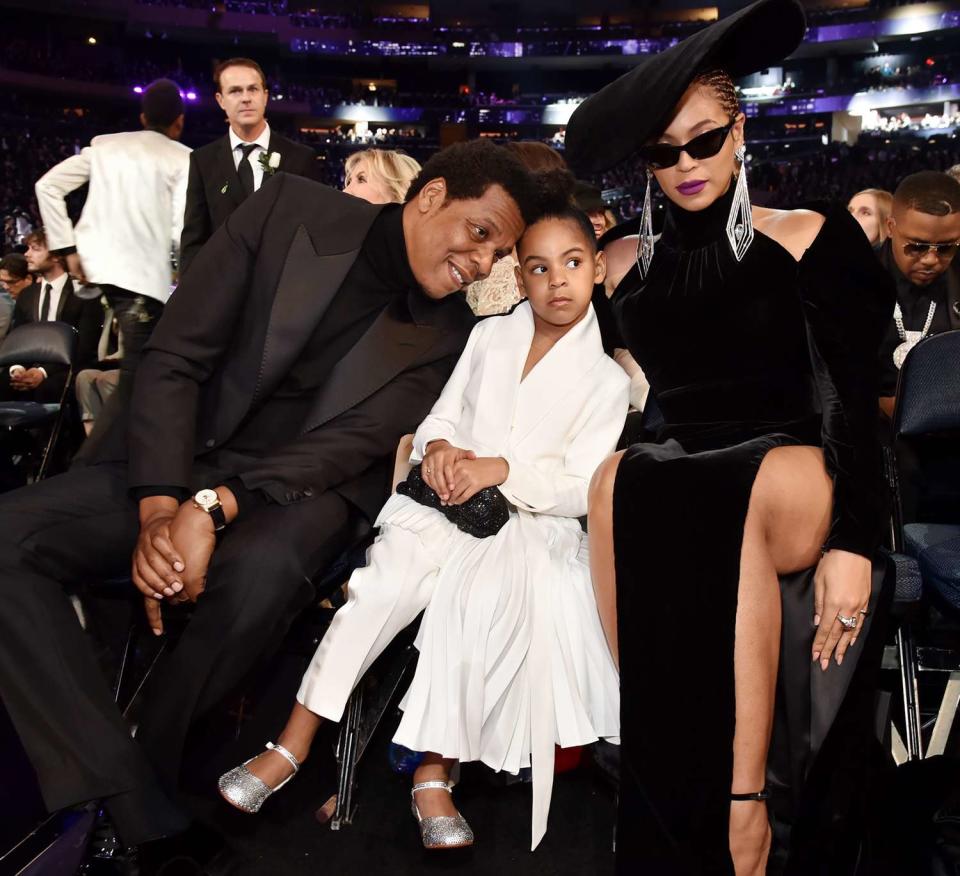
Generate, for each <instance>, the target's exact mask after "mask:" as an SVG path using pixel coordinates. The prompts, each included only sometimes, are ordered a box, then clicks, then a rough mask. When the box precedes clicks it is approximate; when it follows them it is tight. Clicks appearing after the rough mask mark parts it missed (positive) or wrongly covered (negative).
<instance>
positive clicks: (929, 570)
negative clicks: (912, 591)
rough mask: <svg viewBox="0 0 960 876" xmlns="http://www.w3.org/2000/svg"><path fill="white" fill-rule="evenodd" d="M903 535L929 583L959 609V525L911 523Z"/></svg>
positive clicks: (940, 595)
mask: <svg viewBox="0 0 960 876" xmlns="http://www.w3.org/2000/svg"><path fill="white" fill-rule="evenodd" d="M903 536H904V544H905V547H906V549H907V551H908V552H909V553H910V555H911V556H913V557H916V559H917V561H918V564H919V569H920V574H921V576H922V578H923V581H924V582H925V583H926V585H927V587H929V588H931V589H932V590H933V591H934V592H935V593H936V594H937V595H938V596H939V597H940V598H941V599H942V600H943V601H945V602H946V603H947V605H948V606H950V608H953V609H956V610H960V525H956V524H949V523H908V524H907V525H906V526H904V527H903Z"/></svg>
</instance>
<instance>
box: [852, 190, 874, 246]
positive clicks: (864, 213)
mask: <svg viewBox="0 0 960 876" xmlns="http://www.w3.org/2000/svg"><path fill="white" fill-rule="evenodd" d="M847 209H848V210H849V211H850V212H851V213H852V214H853V218H854V219H856V220H857V222H859V223H860V227H861V228H862V229H863V233H864V234H866V235H867V240H869V241H870V243H872V244H873V245H874V246H876V245H877V244H878V243H880V242H881V241H882V237H881V230H880V213H879V211H878V210H877V199H876V198H875V197H874V196H873V195H863V194H861V195H854V196H853V197H852V198H851V199H850V203H849V204H847Z"/></svg>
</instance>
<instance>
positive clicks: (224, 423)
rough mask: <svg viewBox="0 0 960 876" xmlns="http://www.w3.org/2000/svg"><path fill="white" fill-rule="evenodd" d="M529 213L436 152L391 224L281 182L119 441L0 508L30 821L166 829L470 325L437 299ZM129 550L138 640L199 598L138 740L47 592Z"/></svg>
mask: <svg viewBox="0 0 960 876" xmlns="http://www.w3.org/2000/svg"><path fill="white" fill-rule="evenodd" d="M536 200H537V195H536V191H535V184H534V182H533V180H532V178H531V177H530V175H529V174H528V173H527V171H526V170H525V169H524V168H523V166H522V165H520V164H519V162H518V161H517V159H516V158H515V157H514V156H513V155H512V154H511V153H509V152H508V151H507V150H504V149H501V148H500V147H498V146H495V145H494V144H492V143H490V142H489V141H474V142H470V143H464V144H458V145H456V146H452V147H450V148H449V149H446V150H444V151H442V152H440V153H438V154H437V155H436V156H434V158H432V159H431V160H430V161H429V162H427V164H426V166H425V167H424V169H423V172H422V174H421V176H420V177H419V178H418V179H417V180H416V181H414V183H413V185H412V186H411V189H410V193H409V194H408V200H407V203H406V204H404V205H399V204H388V205H372V204H368V203H366V202H365V201H362V200H360V199H357V198H353V197H351V196H350V195H345V194H343V193H341V192H337V191H335V190H333V189H329V188H327V187H325V186H322V185H320V184H319V183H314V182H311V181H305V180H303V179H301V178H298V177H294V176H289V175H287V174H282V173H281V174H278V175H277V176H276V177H275V178H274V179H272V180H270V181H268V182H267V183H266V184H265V185H264V186H263V187H262V189H261V190H260V191H259V192H257V194H256V195H254V196H253V197H252V198H250V199H248V200H247V201H246V202H245V203H244V204H243V205H241V206H240V208H239V209H238V210H237V211H236V212H235V213H234V214H233V215H232V216H231V217H230V218H229V219H228V220H227V222H226V223H225V225H224V226H223V227H222V228H221V229H220V230H219V231H217V232H216V233H215V234H214V236H213V237H212V238H211V240H210V242H209V243H208V244H207V245H206V246H205V247H204V248H203V250H202V252H201V253H200V254H199V255H198V256H197V259H196V263H195V264H194V265H193V267H192V268H191V270H190V273H189V274H188V276H187V277H186V278H185V279H184V281H183V282H182V283H181V285H180V287H179V288H178V289H177V291H176V292H175V293H174V294H173V296H172V298H171V299H170V301H169V303H168V305H167V307H166V310H165V312H164V314H163V316H162V317H161V319H160V322H159V323H158V325H157V328H156V330H155V331H154V334H153V336H152V338H151V340H150V342H149V345H148V346H147V350H146V354H145V356H144V358H143V361H142V363H141V365H140V368H139V371H138V373H137V379H136V387H135V392H134V397H133V403H132V405H131V408H130V410H129V418H128V426H127V428H126V429H124V423H123V422H122V420H121V419H120V418H118V420H117V421H115V423H114V426H113V429H112V434H111V436H110V437H111V438H112V439H113V440H111V441H105V442H104V444H103V445H101V450H100V455H99V457H98V459H97V461H96V464H92V465H90V466H87V467H82V468H77V467H76V466H75V467H74V469H73V470H71V471H70V472H68V473H67V474H64V475H61V476H59V477H55V478H51V479H49V480H46V481H43V482H41V483H39V484H36V485H33V486H30V487H27V488H24V489H21V490H18V491H16V492H15V493H10V494H8V495H7V496H4V497H2V498H0V697H2V700H3V703H4V704H5V705H6V707H7V710H8V711H9V713H10V716H11V718H12V719H13V723H14V725H15V726H16V728H17V730H18V732H19V734H20V737H21V739H22V741H23V745H24V748H25V749H26V750H27V753H28V755H29V756H30V759H31V761H32V763H33V765H34V767H35V768H36V771H37V775H38V778H39V781H40V787H41V789H42V792H43V795H44V799H45V801H46V804H47V806H48V807H49V808H50V809H51V810H53V809H57V808H60V807H64V806H68V805H71V804H74V803H77V802H78V801H82V800H89V799H94V798H104V799H105V802H106V806H107V809H108V811H109V812H110V814H111V816H112V818H113V820H114V823H115V825H116V827H117V829H118V832H119V834H120V836H121V838H122V839H123V841H124V842H125V843H127V844H136V843H141V842H144V841H147V840H150V839H152V838H155V837H159V836H162V835H167V834H170V833H173V832H175V831H177V830H179V829H181V828H183V827H184V820H183V817H182V816H181V815H180V813H179V811H178V810H177V809H176V808H175V807H174V806H173V805H172V804H171V803H170V802H169V799H170V793H171V792H173V790H174V789H175V787H176V783H177V775H178V771H179V765H180V760H181V753H182V748H183V745H184V738H185V735H186V732H187V729H188V726H189V725H190V723H191V722H192V721H193V719H194V718H195V717H197V716H199V715H200V714H202V713H203V712H205V711H206V710H209V709H210V708H211V707H212V706H213V705H214V704H216V703H217V702H218V701H220V700H221V699H222V698H223V697H224V695H225V694H226V693H228V692H229V691H230V690H231V689H232V688H234V687H235V686H236V684H237V683H238V681H239V680H240V679H242V677H243V676H244V675H245V674H246V673H247V672H248V671H249V670H250V668H251V667H252V666H253V665H254V664H255V662H256V661H257V660H258V659H259V657H260V655H261V654H262V653H263V652H264V651H265V650H267V649H268V648H270V647H271V646H272V645H274V644H275V643H276V642H277V641H278V640H279V638H280V637H281V636H283V634H284V633H285V631H286V630H287V629H288V627H289V625H290V623H291V622H292V620H293V619H294V617H295V616H296V615H297V614H298V612H300V611H301V610H302V608H303V607H304V606H306V605H307V604H308V603H309V602H310V600H311V599H312V597H313V588H312V586H311V584H310V580H311V578H312V577H313V576H315V575H316V574H317V573H318V572H319V571H320V570H322V569H323V567H324V566H325V565H326V564H328V563H329V562H330V561H331V560H332V559H333V558H334V557H335V556H336V555H337V554H338V553H339V552H340V551H341V550H342V549H343V548H344V546H345V541H346V540H347V539H348V537H349V536H348V533H349V532H350V530H351V528H352V525H353V524H354V522H355V520H356V515H358V514H359V515H363V516H365V517H366V518H367V519H368V520H372V519H374V515H375V514H376V513H377V512H378V510H379V507H380V505H381V504H382V502H383V501H384V499H385V498H386V496H387V492H388V482H389V471H390V464H389V463H390V458H391V457H392V455H393V453H394V452H395V450H396V446H397V443H398V441H399V439H400V437H401V436H402V435H403V434H404V433H407V432H411V431H413V430H414V429H415V428H416V426H417V425H418V424H419V422H420V421H421V419H422V418H423V417H424V416H425V415H426V414H427V413H428V411H429V410H430V408H431V406H432V404H433V402H434V401H435V400H436V398H437V396H438V395H439V393H440V390H441V389H442V387H443V385H444V383H445V381H446V379H447V377H448V376H449V374H450V372H451V370H452V369H453V366H454V364H455V362H456V360H457V358H458V356H459V354H460V352H461V351H462V348H463V346H464V344H465V343H466V339H467V336H468V334H469V331H470V329H471V327H472V325H473V317H472V314H471V313H470V312H469V308H468V307H467V305H466V303H465V302H464V300H463V297H462V296H461V295H455V294H453V293H455V292H459V291H461V290H462V289H464V288H465V287H466V286H467V285H468V284H469V283H471V282H473V281H474V280H476V279H478V278H481V277H483V276H486V275H487V274H488V273H489V271H490V268H491V266H492V265H493V262H494V261H495V259H496V258H498V257H500V256H502V255H505V254H506V253H509V252H510V251H511V248H512V247H513V245H514V242H515V241H516V239H517V238H518V237H519V236H520V234H521V233H522V231H523V227H524V223H525V221H527V220H528V219H529V218H530V217H531V215H532V214H533V212H534V210H535V202H536ZM125 433H126V434H125ZM125 437H128V440H124V439H125ZM128 447H129V452H128V451H127V448H128ZM218 531H219V537H218ZM91 545H96V548H95V549H91ZM131 554H133V575H132V577H133V580H134V583H135V584H136V586H137V587H138V589H139V590H140V592H141V593H142V594H143V599H144V603H145V605H146V608H147V614H148V618H149V622H150V625H151V626H152V628H153V630H154V632H155V633H157V634H158V635H159V634H162V632H163V624H162V616H161V614H162V613H161V608H162V606H163V605H164V603H166V602H172V601H173V602H175V601H180V600H184V599H190V600H194V601H195V602H196V605H195V608H194V611H193V615H192V617H191V618H190V620H189V622H188V624H187V626H186V629H185V632H184V633H183V635H182V636H181V638H180V640H179V642H178V644H177V646H176V648H175V649H174V650H173V652H172V653H168V654H166V655H165V657H164V662H163V663H162V665H160V666H158V667H157V669H156V670H155V671H154V674H153V676H152V678H151V681H150V683H149V686H148V689H147V690H146V692H145V704H144V706H145V707H144V712H143V714H142V715H141V718H140V724H139V729H138V732H137V739H136V742H134V740H132V739H131V738H130V736H129V732H128V729H127V727H126V725H125V723H124V721H123V719H122V718H121V716H120V714H119V712H118V711H117V709H116V707H115V706H114V703H113V700H112V697H111V694H110V690H109V688H108V686H107V684H106V683H105V682H104V679H103V678H102V676H101V674H100V670H99V668H98V666H97V665H96V661H95V659H94V657H93V654H92V652H91V651H90V649H89V646H88V643H87V642H86V641H85V639H84V635H83V633H82V631H81V629H80V627H79V625H78V624H77V619H76V617H75V615H74V612H73V608H72V606H71V604H70V602H69V600H68V598H67V595H66V593H65V592H64V588H65V587H68V586H69V585H71V584H72V583H74V582H78V581H86V582H96V581H98V580H102V579H104V578H110V577H115V576H118V575H122V574H124V573H125V572H129V571H130V568H131V565H130V555H131ZM145 755H146V756H145ZM156 775H159V777H160V780H161V783H162V785H163V786H164V789H165V791H166V793H164V791H161V786H160V784H158V783H157V781H156V779H155V776H156Z"/></svg>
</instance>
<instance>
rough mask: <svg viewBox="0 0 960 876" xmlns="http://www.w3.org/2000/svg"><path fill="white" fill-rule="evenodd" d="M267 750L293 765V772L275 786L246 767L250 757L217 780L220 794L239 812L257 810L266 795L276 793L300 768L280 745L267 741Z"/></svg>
mask: <svg viewBox="0 0 960 876" xmlns="http://www.w3.org/2000/svg"><path fill="white" fill-rule="evenodd" d="M267 750H268V751H275V752H276V753H277V754H281V755H283V756H284V757H285V758H286V759H287V760H288V761H289V762H290V766H292V767H293V772H292V773H291V774H290V775H289V776H287V778H285V779H284V780H283V781H282V782H281V783H280V784H279V785H277V787H276V788H271V787H270V786H269V785H268V784H267V783H266V782H264V781H263V779H258V778H257V777H256V776H255V775H254V774H253V773H251V772H250V770H248V769H247V764H248V763H250V760H253V758H252V757H251V758H250V760H245V761H244V762H243V763H242V764H241V765H240V766H238V767H234V768H233V769H232V770H230V772H228V773H224V774H223V775H222V776H220V780H219V781H218V782H217V787H218V788H219V789H220V796H221V797H223V799H224V800H226V801H227V802H228V803H229V804H230V805H231V806H236V807H237V809H239V810H240V811H241V812H249V813H250V814H251V815H252V814H253V813H254V812H259V811H260V807H261V806H263V804H264V801H265V800H266V799H267V797H269V796H270V795H271V794H276V793H277V791H279V790H280V789H281V788H282V787H283V786H284V785H285V784H287V782H289V781H290V779H292V778H293V777H294V776H295V775H296V774H297V772H298V771H299V769H300V761H298V760H297V759H296V758H295V757H294V756H293V755H292V754H291V753H290V752H289V751H287V749H285V748H284V747H283V746H282V745H274V744H273V743H272V742H268V743H267Z"/></svg>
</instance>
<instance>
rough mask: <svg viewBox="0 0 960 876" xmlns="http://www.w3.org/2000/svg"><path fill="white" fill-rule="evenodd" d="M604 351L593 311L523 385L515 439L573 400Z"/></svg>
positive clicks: (515, 426) (565, 337) (514, 423)
mask: <svg viewBox="0 0 960 876" xmlns="http://www.w3.org/2000/svg"><path fill="white" fill-rule="evenodd" d="M602 355H604V353H603V344H602V342H601V340H600V329H599V328H598V327H597V317H596V315H595V314H594V312H593V305H591V306H590V311H589V312H588V313H587V315H586V316H585V317H584V318H583V319H582V320H580V322H579V323H577V325H575V326H574V327H573V328H572V329H570V331H569V332H567V334H565V335H564V336H563V337H562V338H560V340H559V341H557V343H556V344H554V345H553V347H552V348H551V349H550V351H549V352H548V353H547V355H546V356H544V357H543V358H542V359H541V360H540V361H539V362H538V363H537V364H536V366H535V367H534V369H533V370H532V371H531V372H530V373H529V374H528V375H527V377H526V379H525V380H524V381H523V383H522V384H520V388H519V393H518V397H517V410H516V413H515V414H514V418H513V427H514V434H513V441H514V443H516V442H518V441H522V440H523V439H524V438H525V437H526V436H527V435H528V434H529V433H530V432H531V431H532V430H533V429H534V428H536V426H537V425H538V424H539V423H540V421H541V420H542V419H543V418H544V417H545V416H547V414H549V413H550V410H551V409H552V408H553V407H555V406H556V405H558V404H561V403H563V402H568V403H569V402H572V399H573V398H574V394H575V390H576V387H577V384H578V383H580V381H581V380H583V379H584V377H585V376H586V375H587V373H588V372H589V371H590V370H591V369H592V368H593V367H594V365H596V363H597V360H598V359H599V358H600V356H602Z"/></svg>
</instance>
